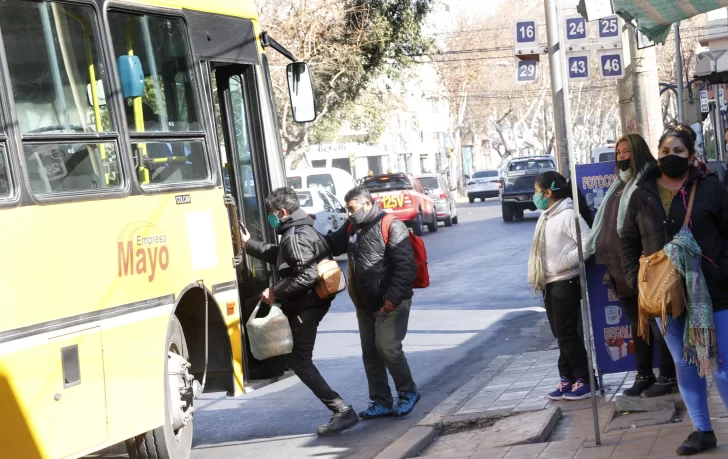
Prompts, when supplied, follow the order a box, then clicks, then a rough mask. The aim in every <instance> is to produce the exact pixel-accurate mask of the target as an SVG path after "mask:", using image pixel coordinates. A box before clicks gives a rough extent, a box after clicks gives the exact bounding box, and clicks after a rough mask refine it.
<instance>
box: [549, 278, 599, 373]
mask: <svg viewBox="0 0 728 459" xmlns="http://www.w3.org/2000/svg"><path fill="white" fill-rule="evenodd" d="M543 301H544V305H545V306H546V316H547V317H548V319H549V325H551V332H552V333H553V334H554V336H555V337H556V339H557V341H558V343H559V351H561V354H559V375H561V376H562V377H565V378H568V379H569V380H570V381H572V382H573V381H575V380H576V379H577V378H580V379H582V380H584V382H585V383H587V384H588V383H589V358H588V356H587V354H586V347H584V333H583V327H582V326H581V325H580V323H581V283H580V282H579V278H578V277H575V278H573V279H567V280H563V281H557V282H551V283H549V284H546V290H545V291H544V299H543Z"/></svg>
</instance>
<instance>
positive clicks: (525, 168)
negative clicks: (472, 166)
mask: <svg viewBox="0 0 728 459" xmlns="http://www.w3.org/2000/svg"><path fill="white" fill-rule="evenodd" d="M552 170H556V163H555V161H554V158H553V157H551V156H525V157H520V158H511V159H510V160H508V162H507V163H506V165H505V167H504V168H503V170H502V172H501V182H500V200H501V208H502V210H503V220H504V221H506V222H510V221H513V218H514V217H515V218H523V211H524V210H526V209H528V210H532V211H533V210H536V206H535V205H534V204H533V186H534V184H535V183H536V177H538V175H539V174H542V173H543V172H546V171H552Z"/></svg>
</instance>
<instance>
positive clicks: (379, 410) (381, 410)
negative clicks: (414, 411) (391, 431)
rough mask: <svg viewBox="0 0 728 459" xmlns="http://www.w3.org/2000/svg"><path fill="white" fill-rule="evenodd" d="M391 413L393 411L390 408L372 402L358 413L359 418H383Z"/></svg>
mask: <svg viewBox="0 0 728 459" xmlns="http://www.w3.org/2000/svg"><path fill="white" fill-rule="evenodd" d="M393 413H394V411H393V410H392V408H385V407H383V406H379V405H377V404H376V403H374V402H372V403H370V404H369V408H367V409H366V410H364V411H362V412H361V413H359V417H360V418H361V419H376V418H385V417H387V416H391V415H392V414H393Z"/></svg>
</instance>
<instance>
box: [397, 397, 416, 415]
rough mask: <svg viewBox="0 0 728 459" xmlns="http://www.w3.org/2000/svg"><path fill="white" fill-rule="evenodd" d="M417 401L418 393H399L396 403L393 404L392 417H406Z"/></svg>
mask: <svg viewBox="0 0 728 459" xmlns="http://www.w3.org/2000/svg"><path fill="white" fill-rule="evenodd" d="M419 401H420V393H419V392H400V393H399V398H397V403H395V404H394V415H395V416H397V417H401V416H407V415H408V414H410V413H411V412H412V409H413V408H414V407H415V405H416V404H417V402H419Z"/></svg>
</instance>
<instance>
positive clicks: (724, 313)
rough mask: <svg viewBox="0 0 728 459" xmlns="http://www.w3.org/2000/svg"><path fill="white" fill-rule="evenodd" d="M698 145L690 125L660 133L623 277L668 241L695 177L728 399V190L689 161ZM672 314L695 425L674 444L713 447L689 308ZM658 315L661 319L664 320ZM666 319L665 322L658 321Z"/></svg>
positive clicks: (624, 250) (675, 352)
mask: <svg viewBox="0 0 728 459" xmlns="http://www.w3.org/2000/svg"><path fill="white" fill-rule="evenodd" d="M694 158H695V145H694V143H693V139H692V137H691V136H690V134H689V133H688V132H686V131H685V130H681V129H668V130H667V131H666V132H665V133H664V134H663V136H662V138H661V139H660V146H659V168H654V169H652V170H651V171H649V172H647V173H646V174H645V176H644V177H643V178H642V180H641V181H640V184H639V188H638V189H637V190H636V191H635V192H634V194H633V195H632V199H631V200H630V202H629V206H628V208H627V215H626V217H625V221H624V226H623V228H622V235H621V244H620V245H621V255H622V265H623V267H624V272H625V277H626V279H627V282H628V283H629V285H630V286H632V288H636V287H637V274H638V272H639V265H640V263H639V259H640V257H641V256H650V255H652V254H654V253H656V252H658V251H660V250H662V249H663V248H664V247H665V244H667V243H668V242H670V241H671V240H672V238H673V237H674V236H675V235H676V234H677V233H678V232H679V231H680V229H681V228H682V225H683V222H684V220H685V215H686V213H687V205H686V203H687V201H688V196H689V194H690V190H691V188H692V186H693V184H694V183H697V188H696V194H695V203H694V206H693V211H692V214H691V216H690V225H689V226H690V229H691V231H692V234H693V236H694V238H695V240H696V241H697V243H698V245H699V246H700V249H701V250H702V261H701V264H700V265H701V269H702V274H703V276H704V279H705V282H706V284H707V287H708V293H709V295H710V299H711V301H712V307H713V312H714V314H713V318H714V322H715V338H716V340H717V347H718V356H717V362H718V364H717V369H716V370H715V371H713V373H712V374H713V380H714V382H715V384H716V386H717V388H718V390H719V392H720V395H721V397H722V398H723V403H724V404H725V405H726V406H728V192H727V191H726V188H725V187H724V186H723V184H722V183H721V182H720V180H718V178H717V177H716V176H714V175H712V174H706V173H705V172H701V171H700V170H699V169H698V168H696V167H695V166H691V164H692V163H693V159H694ZM686 315H687V312H686V313H683V314H682V315H681V316H680V317H679V318H677V319H673V318H672V317H668V319H667V324H666V330H667V331H666V333H665V341H666V342H667V346H668V347H669V348H670V352H671V353H672V357H673V359H674V360H675V367H676V369H677V382H678V386H679V387H680V393H681V394H682V397H683V400H684V401H685V404H686V406H687V409H688V412H689V413H690V418H691V419H692V422H693V426H694V427H695V432H693V433H691V434H690V436H689V437H688V438H687V440H685V442H683V444H682V445H681V446H680V447H679V448H678V449H677V453H678V454H680V455H691V454H696V453H699V452H701V451H705V450H708V449H711V448H715V447H716V444H717V440H716V437H715V434H714V433H713V430H712V427H711V423H710V414H709V412H708V394H707V389H706V382H705V379H704V378H701V377H700V375H699V372H698V368H697V366H696V365H695V363H690V362H688V361H687V360H686V359H685V357H684V352H683V351H684V344H685V343H683V332H684V330H685V316H686ZM660 322H661V321H660V320H659V319H658V324H660ZM660 325H662V324H660Z"/></svg>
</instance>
